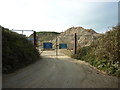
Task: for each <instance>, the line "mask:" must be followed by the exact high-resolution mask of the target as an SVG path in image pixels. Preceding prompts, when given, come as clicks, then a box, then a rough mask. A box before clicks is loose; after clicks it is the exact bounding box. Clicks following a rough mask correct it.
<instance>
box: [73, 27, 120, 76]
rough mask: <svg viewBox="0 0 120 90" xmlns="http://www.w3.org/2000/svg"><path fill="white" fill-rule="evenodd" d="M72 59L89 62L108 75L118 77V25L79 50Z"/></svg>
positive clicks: (119, 62) (119, 72)
mask: <svg viewBox="0 0 120 90" xmlns="http://www.w3.org/2000/svg"><path fill="white" fill-rule="evenodd" d="M72 57H73V58H76V59H79V60H84V61H86V62H89V63H90V64H91V65H93V66H95V67H97V68H98V69H100V70H103V71H106V72H107V73H108V74H110V75H116V76H120V25H119V26H116V27H113V29H112V30H110V31H108V32H106V33H105V34H104V35H103V36H102V37H100V38H99V39H97V40H95V41H94V42H93V43H92V44H91V45H90V46H86V47H82V48H79V49H78V51H77V54H76V55H72Z"/></svg>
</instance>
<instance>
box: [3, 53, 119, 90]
mask: <svg viewBox="0 0 120 90" xmlns="http://www.w3.org/2000/svg"><path fill="white" fill-rule="evenodd" d="M51 53H54V52H53V51H44V52H43V53H42V59H40V60H38V61H37V62H36V63H34V64H31V65H29V66H27V67H26V68H23V69H20V70H18V71H16V72H14V73H11V74H8V75H3V88H117V87H118V78H117V77H113V76H108V75H105V74H103V73H101V72H98V71H97V70H95V69H93V68H91V67H90V66H89V65H88V64H86V63H84V62H83V61H78V60H75V59H72V58H70V57H68V56H65V55H64V56H63V55H61V56H54V55H49V54H51Z"/></svg>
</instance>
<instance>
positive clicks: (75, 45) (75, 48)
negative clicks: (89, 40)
mask: <svg viewBox="0 0 120 90" xmlns="http://www.w3.org/2000/svg"><path fill="white" fill-rule="evenodd" d="M76 53H77V35H76V33H75V43H74V54H76Z"/></svg>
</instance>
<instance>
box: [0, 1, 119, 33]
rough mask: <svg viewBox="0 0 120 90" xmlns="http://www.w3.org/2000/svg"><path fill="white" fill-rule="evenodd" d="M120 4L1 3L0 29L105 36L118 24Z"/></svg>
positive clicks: (77, 2)
mask: <svg viewBox="0 0 120 90" xmlns="http://www.w3.org/2000/svg"><path fill="white" fill-rule="evenodd" d="M110 1H114V2H110ZM117 1H118V0H107V2H105V0H104V1H103V0H101V2H97V1H95V0H94V1H92V2H88V1H87V0H84V2H83V1H81V0H0V12H1V13H0V25H2V26H3V27H5V28H9V29H17V30H21V29H23V30H35V31H57V32H62V31H65V30H66V29H68V28H70V27H73V26H74V27H76V26H81V27H83V28H86V29H94V30H95V31H96V32H98V33H102V32H105V31H106V30H108V28H111V27H112V26H115V25H117V23H118V3H117ZM26 33H27V32H25V34H26Z"/></svg>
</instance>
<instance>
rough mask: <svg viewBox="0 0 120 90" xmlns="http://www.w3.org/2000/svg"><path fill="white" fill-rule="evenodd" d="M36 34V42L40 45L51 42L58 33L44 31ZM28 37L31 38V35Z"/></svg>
mask: <svg viewBox="0 0 120 90" xmlns="http://www.w3.org/2000/svg"><path fill="white" fill-rule="evenodd" d="M36 34H37V38H38V42H39V43H40V42H44V41H52V40H53V39H54V38H56V36H58V35H59V34H60V33H58V32H46V31H44V32H36ZM29 37H30V38H32V37H33V34H31V35H30V36H29ZM40 44H41V43H40Z"/></svg>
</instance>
